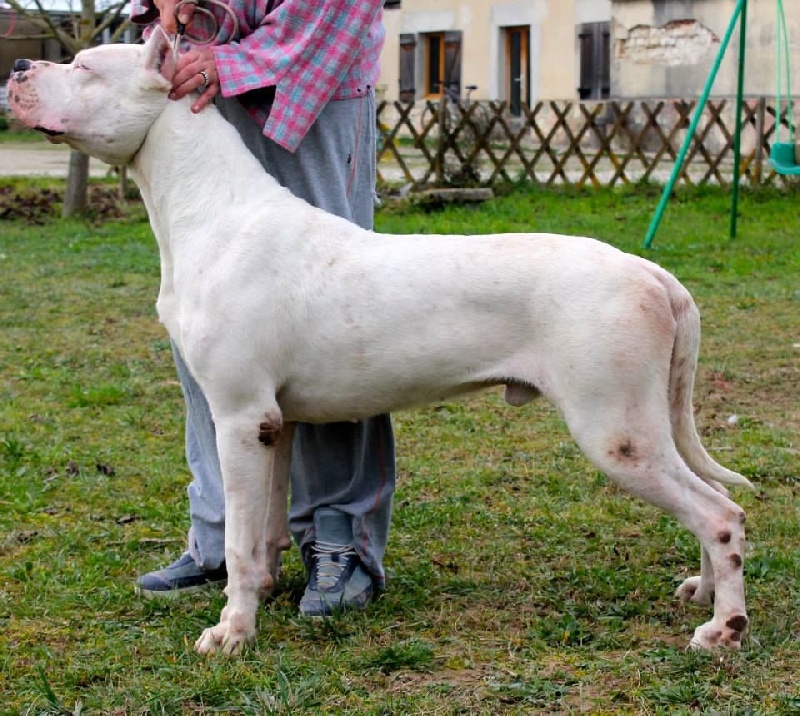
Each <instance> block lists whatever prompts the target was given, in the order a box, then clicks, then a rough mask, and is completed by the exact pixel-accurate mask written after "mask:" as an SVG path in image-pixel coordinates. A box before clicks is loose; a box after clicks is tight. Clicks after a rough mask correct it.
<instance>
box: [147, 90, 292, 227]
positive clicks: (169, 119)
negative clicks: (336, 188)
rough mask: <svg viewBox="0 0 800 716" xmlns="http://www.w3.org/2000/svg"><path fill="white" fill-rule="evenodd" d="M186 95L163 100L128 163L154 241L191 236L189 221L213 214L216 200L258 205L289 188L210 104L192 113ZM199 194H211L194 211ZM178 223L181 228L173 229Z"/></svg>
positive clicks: (200, 221)
mask: <svg viewBox="0 0 800 716" xmlns="http://www.w3.org/2000/svg"><path fill="white" fill-rule="evenodd" d="M191 101H192V98H190V97H185V98H183V99H181V100H178V101H168V102H167V103H166V106H165V108H164V111H163V112H162V113H161V114H160V115H159V117H158V118H157V119H156V121H155V122H154V123H153V125H152V126H151V127H150V130H149V131H148V133H147V137H146V139H145V141H144V144H143V145H142V147H141V149H140V150H139V152H138V153H137V155H136V156H135V157H134V159H133V162H132V163H131V173H132V175H133V178H134V180H135V181H136V183H137V184H138V186H139V189H140V191H141V193H142V198H143V199H144V202H145V205H146V207H147V210H148V213H149V214H150V220H151V223H152V225H153V229H154V231H155V232H156V238H157V239H158V240H159V242H160V241H162V240H169V241H171V240H172V239H171V238H170V237H174V235H182V236H191V235H192V231H191V227H192V226H193V225H195V224H197V225H203V224H207V223H208V222H209V221H211V220H213V219H214V216H213V215H209V213H207V212H214V210H215V207H217V205H218V202H223V203H224V205H226V206H231V205H235V206H246V205H247V204H248V203H249V202H252V201H257V202H258V204H259V205H260V206H262V207H263V206H264V205H265V204H267V203H269V202H270V201H271V200H273V198H274V200H277V201H285V200H286V195H287V194H288V192H287V191H286V190H285V189H283V188H282V187H281V186H280V184H278V182H277V181H276V180H275V179H273V178H272V177H271V176H270V175H269V174H267V173H266V172H265V171H264V170H263V168H262V167H261V165H260V164H259V163H258V160H257V159H256V158H255V157H254V156H253V155H252V154H251V153H250V152H249V151H248V150H247V149H246V147H245V146H244V144H243V142H242V140H241V138H240V137H239V135H238V133H237V132H236V130H235V129H234V127H233V126H232V125H231V124H230V123H228V122H227V121H226V120H225V119H223V117H222V115H221V114H220V113H219V111H218V110H217V109H216V108H215V107H213V106H212V107H207V108H206V109H204V110H203V111H201V112H199V113H197V114H195V113H193V112H192V111H191V109H190V106H191ZM198 138H200V139H199V140H198ZM242 177H247V181H246V182H243V181H242ZM222 193H224V196H220V195H221V194H222ZM198 196H200V197H210V199H209V201H207V202H205V203H204V205H203V206H204V208H205V209H207V211H204V210H200V211H198V202H197V197H198ZM214 199H217V200H218V201H215V200H214ZM177 224H180V225H181V231H180V232H174V231H173V230H172V229H173V227H174V226H176V225H177Z"/></svg>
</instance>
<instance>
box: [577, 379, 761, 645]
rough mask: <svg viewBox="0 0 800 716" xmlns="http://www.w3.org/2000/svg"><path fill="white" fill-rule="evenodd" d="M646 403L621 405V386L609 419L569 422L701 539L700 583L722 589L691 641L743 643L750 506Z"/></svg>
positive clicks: (638, 492)
mask: <svg viewBox="0 0 800 716" xmlns="http://www.w3.org/2000/svg"><path fill="white" fill-rule="evenodd" d="M639 397H640V398H641V397H643V396H639ZM641 404H642V403H641V402H639V403H638V404H637V403H636V402H635V401H633V400H632V401H631V404H630V405H629V406H627V408H626V407H624V406H623V407H622V408H621V409H620V406H619V394H617V396H616V400H615V401H614V402H609V403H608V405H607V406H606V407H607V410H605V411H599V412H598V413H596V414H600V415H603V416H604V420H603V421H597V420H594V419H592V420H584V421H582V420H579V419H576V418H575V416H573V419H572V420H570V419H569V418H568V420H567V423H568V425H569V427H570V430H571V431H572V434H573V436H574V437H575V439H576V441H577V442H578V444H579V445H580V446H581V447H582V449H583V450H584V452H585V453H586V455H587V456H588V457H589V458H590V459H591V460H592V461H593V462H594V463H595V464H596V465H597V466H598V467H599V468H600V469H601V470H602V471H603V472H605V473H606V474H607V475H608V476H609V477H610V478H611V479H612V480H614V481H615V482H616V483H617V484H619V485H620V486H621V487H623V488H624V489H626V490H627V491H628V492H630V493H631V494H633V495H635V496H637V497H640V498H641V499H643V500H645V501H647V502H649V503H651V504H653V505H656V506H657V507H660V508H662V509H664V510H666V511H667V512H669V513H671V514H672V515H674V516H675V517H676V518H677V519H678V520H679V521H680V522H681V523H682V524H683V525H684V526H685V527H687V528H688V529H689V530H690V531H691V532H693V533H694V534H695V536H696V537H697V538H698V540H699V541H700V544H701V545H702V548H703V550H704V552H705V554H706V558H707V564H706V569H705V574H704V578H705V581H704V578H703V577H701V578H700V579H699V580H698V587H700V586H702V588H703V590H705V594H707V595H708V598H709V600H710V590H713V591H714V593H715V599H714V616H713V618H712V620H711V621H709V622H708V623H706V624H703V625H702V626H700V627H698V628H697V630H696V631H695V633H694V637H693V638H692V640H691V646H692V647H694V648H705V649H712V648H716V647H728V648H733V649H736V648H739V646H740V644H741V640H742V638H743V636H744V633H745V631H746V629H747V625H748V619H747V615H746V612H745V599H744V577H743V569H742V565H743V553H744V544H745V537H744V512H743V511H742V509H741V508H740V507H739V506H738V505H736V504H735V503H734V502H732V501H731V500H730V499H728V497H726V496H725V495H723V494H722V493H721V492H720V491H718V490H716V489H715V488H714V487H713V486H711V485H710V484H708V483H707V482H706V481H704V480H701V479H700V478H699V477H698V476H697V475H695V474H694V473H693V472H692V471H691V470H690V469H689V468H688V466H687V465H686V463H685V462H684V461H683V459H682V458H681V457H680V455H679V454H678V451H677V448H676V447H675V445H674V443H673V441H672V436H671V433H670V431H669V425H668V423H667V421H666V420H658V419H652V418H653V415H649V416H648V415H647V414H645V413H646V412H651V411H643V410H642V409H641V408H639V405H641ZM651 405H652V403H651ZM656 412H658V411H656ZM593 414H594V412H593ZM664 414H665V415H666V408H665V409H664Z"/></svg>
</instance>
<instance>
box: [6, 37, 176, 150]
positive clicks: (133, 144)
mask: <svg viewBox="0 0 800 716" xmlns="http://www.w3.org/2000/svg"><path fill="white" fill-rule="evenodd" d="M175 61H176V58H175V56H174V53H173V49H172V44H171V43H170V41H169V39H168V38H167V36H166V35H165V34H164V32H163V30H161V28H156V30H155V31H154V32H153V33H152V35H151V36H150V39H149V40H148V41H147V42H146V43H145V44H144V45H121V44H115V45H102V46H100V47H94V48H92V49H89V50H83V51H82V52H79V53H78V54H77V55H76V56H75V59H74V60H73V61H72V62H71V63H70V64H68V65H63V64H62V65H59V64H54V63H52V62H39V61H31V60H17V61H16V62H15V63H14V67H13V69H12V71H11V78H10V80H9V83H8V102H9V105H10V107H11V110H12V111H13V112H14V114H15V115H16V117H17V118H18V119H19V120H20V121H21V122H22V123H23V124H24V125H26V126H27V127H30V128H32V129H37V130H39V131H40V132H43V133H44V134H45V135H47V138H48V139H49V140H50V141H51V142H54V143H61V142H64V143H66V144H69V145H70V146H71V147H73V148H74V149H79V150H80V151H82V152H85V153H86V154H89V155H91V156H93V157H96V158H98V159H100V160H102V161H104V162H107V163H109V164H115V165H123V164H127V163H128V162H130V160H131V159H132V158H133V156H134V155H135V154H136V152H137V151H138V149H139V147H141V146H142V143H143V142H144V138H145V136H146V135H147V131H148V129H149V128H150V125H151V124H152V123H153V122H154V121H155V119H156V117H158V115H159V114H160V113H161V112H162V111H163V109H164V107H165V105H166V103H167V101H168V100H167V95H168V94H169V90H170V87H171V83H172V76H173V74H174V73H175Z"/></svg>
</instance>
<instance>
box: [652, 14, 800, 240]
mask: <svg viewBox="0 0 800 716" xmlns="http://www.w3.org/2000/svg"><path fill="white" fill-rule="evenodd" d="M775 1H776V11H775V14H776V23H777V28H776V32H777V43H776V44H777V66H778V91H777V99H776V109H775V121H776V127H777V128H776V132H775V137H776V141H775V142H773V144H772V147H771V149H770V162H771V164H772V167H773V169H774V170H775V171H776V172H777V173H778V174H783V175H795V176H797V175H800V149H798V148H797V146H796V145H795V139H794V137H795V134H794V120H793V116H792V111H793V102H792V96H791V88H792V84H791V74H790V72H791V70H790V62H789V57H790V53H789V33H788V30H787V26H786V13H785V10H784V5H783V0H775ZM737 26H738V27H739V69H738V76H737V83H736V128H735V130H734V145H733V185H732V190H731V214H730V237H731V238H732V239H735V238H736V229H737V219H738V212H739V191H740V182H741V171H742V144H741V138H742V105H743V103H744V71H745V57H746V49H747V0H738V1H737V3H736V8H735V10H734V11H733V16H732V17H731V21H730V23H729V25H728V29H727V31H726V33H725V36H724V37H723V39H722V42H721V44H720V48H719V52H718V53H717V57H716V59H715V60H714V64H713V65H712V67H711V72H710V74H709V76H708V79H707V80H706V84H705V87H704V88H703V92H702V94H701V95H700V101H699V102H698V103H697V108H696V109H695V112H694V116H693V117H692V121H691V123H690V125H689V129H688V131H687V132H686V138H685V139H684V141H683V145H682V146H681V149H680V151H679V152H678V156H677V157H676V159H675V165H674V167H673V169H672V175H671V176H670V179H669V181H668V182H667V184H666V186H665V187H664V191H663V193H662V195H661V200H660V201H659V204H658V207H657V208H656V212H655V215H654V216H653V219H652V221H651V222H650V227H649V229H648V231H647V235H646V236H645V240H644V248H650V246H651V244H652V243H653V239H654V238H655V235H656V232H657V231H658V227H659V225H660V223H661V219H662V217H663V215H664V211H665V210H666V208H667V203H668V202H669V198H670V196H671V195H672V190H673V189H674V187H675V183H676V181H677V180H678V176H679V175H680V172H681V168H682V167H683V163H684V161H685V159H686V155H687V154H688V152H689V147H690V146H691V143H692V140H693V139H694V136H695V132H696V130H697V126H698V124H699V123H700V119H701V118H702V116H703V110H704V109H705V106H706V103H707V102H708V98H709V96H710V95H711V89H712V87H713V86H714V82H715V81H716V79H717V75H718V74H719V70H720V67H721V66H722V60H723V59H724V57H725V53H726V52H727V50H728V46H729V45H730V42H731V38H732V37H733V33H734V31H735V30H736V28H737ZM784 74H785V76H786V87H787V92H786V105H787V109H786V114H785V116H786V118H787V122H788V127H789V141H788V142H782V141H781V138H782V131H783V126H782V125H783V117H784V113H783V107H782V105H783V102H782V87H783V76H784Z"/></svg>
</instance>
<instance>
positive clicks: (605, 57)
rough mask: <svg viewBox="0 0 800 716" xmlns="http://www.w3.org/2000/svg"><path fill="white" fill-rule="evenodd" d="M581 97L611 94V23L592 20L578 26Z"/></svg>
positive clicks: (608, 95) (585, 98) (601, 97)
mask: <svg viewBox="0 0 800 716" xmlns="http://www.w3.org/2000/svg"><path fill="white" fill-rule="evenodd" d="M578 51H579V53H580V73H581V79H580V86H579V87H578V94H579V95H580V98H581V99H584V100H590V99H607V98H608V97H610V96H611V23H609V22H590V23H586V24H585V25H581V26H580V27H579V28H578Z"/></svg>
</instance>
